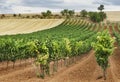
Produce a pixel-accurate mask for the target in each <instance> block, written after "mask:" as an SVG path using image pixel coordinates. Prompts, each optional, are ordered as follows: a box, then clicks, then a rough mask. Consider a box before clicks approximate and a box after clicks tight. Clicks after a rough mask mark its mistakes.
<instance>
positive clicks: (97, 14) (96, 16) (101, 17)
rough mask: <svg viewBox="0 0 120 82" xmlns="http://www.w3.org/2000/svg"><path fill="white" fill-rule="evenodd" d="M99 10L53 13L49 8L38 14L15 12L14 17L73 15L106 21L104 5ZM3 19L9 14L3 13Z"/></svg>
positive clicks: (62, 16)
mask: <svg viewBox="0 0 120 82" xmlns="http://www.w3.org/2000/svg"><path fill="white" fill-rule="evenodd" d="M98 10H99V11H100V12H91V11H90V12H88V11H86V10H85V9H84V10H81V11H80V12H79V13H78V14H76V13H75V10H69V9H64V10H62V11H61V12H60V13H58V14H54V13H52V11H50V10H47V11H46V12H41V14H36V15H23V14H13V15H12V17H13V18H40V19H50V18H52V19H53V18H58V19H59V18H71V17H73V18H74V17H77V18H78V17H79V18H85V19H86V18H89V20H91V21H92V22H95V23H97V22H98V23H99V22H101V21H104V19H106V18H107V16H106V13H105V12H103V10H104V5H100V6H99V7H98ZM0 17H1V19H3V18H7V17H8V16H5V14H2V15H1V16H0Z"/></svg>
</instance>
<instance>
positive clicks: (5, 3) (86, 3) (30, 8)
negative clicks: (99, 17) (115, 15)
mask: <svg viewBox="0 0 120 82" xmlns="http://www.w3.org/2000/svg"><path fill="white" fill-rule="evenodd" d="M100 4H104V5H105V11H120V0H0V13H40V12H42V11H46V10H51V11H53V12H58V11H61V10H62V9H74V10H76V11H80V10H82V9H86V10H89V11H90V10H92V11H94V10H95V11H96V10H97V7H98V6H99V5H100Z"/></svg>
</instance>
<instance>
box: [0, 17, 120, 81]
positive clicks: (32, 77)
mask: <svg viewBox="0 0 120 82" xmlns="http://www.w3.org/2000/svg"><path fill="white" fill-rule="evenodd" d="M26 21H27V20H26ZM55 21H56V20H54V22H55ZM62 21H63V20H62ZM17 22H18V21H17ZM24 22H25V21H23V22H22V23H19V24H17V25H14V24H12V25H13V26H14V27H17V26H20V25H21V24H23V23H24ZM44 22H45V21H44ZM47 22H48V21H47ZM47 22H46V24H47ZM57 22H59V25H58V26H56V25H55V24H53V22H51V24H53V27H54V28H50V29H46V30H42V31H37V30H38V28H37V26H39V25H38V24H37V23H39V22H36V21H35V22H34V25H36V24H37V26H36V27H35V28H36V30H34V31H37V32H33V33H29V32H32V30H33V28H31V29H30V30H29V31H28V32H27V31H26V32H24V31H21V30H23V29H28V28H23V29H21V30H20V31H19V32H16V33H28V34H16V33H15V34H16V35H2V36H0V62H1V64H0V73H1V75H0V80H1V82H8V80H9V82H33V81H35V82H62V81H63V82H79V81H80V82H81V81H83V82H85V81H86V82H88V81H91V82H95V81H96V80H98V81H101V80H102V79H100V80H99V79H96V78H98V77H97V76H99V75H98V73H100V74H101V70H100V69H99V66H98V65H97V63H96V61H95V57H94V51H93V49H92V45H91V43H94V42H96V37H97V33H98V32H102V31H104V30H106V29H107V30H109V33H110V34H111V36H112V37H114V36H115V37H116V41H117V42H115V46H116V47H117V49H116V50H115V51H114V53H113V54H114V55H113V56H112V57H111V58H110V65H111V67H110V68H109V69H108V79H107V80H106V82H119V81H120V79H119V76H120V69H119V67H120V65H119V58H120V56H119V52H120V51H119V46H118V45H117V43H119V45H120V24H119V23H114V24H109V25H106V24H104V23H100V24H95V23H89V22H87V21H84V20H81V19H66V20H64V21H63V22H62V23H60V21H57ZM30 23H31V22H28V23H27V24H24V25H23V27H24V26H25V27H26V26H27V25H29V24H30ZM43 24H45V23H43ZM4 25H5V24H2V25H1V24H0V27H3V26H4ZM32 25H33V24H32ZM34 25H33V26H34ZM33 26H31V27H33ZM48 26H49V25H48ZM14 27H12V28H14ZM6 28H7V26H6ZM12 28H10V29H12ZM20 28H21V27H20ZM20 28H19V27H18V28H16V29H20ZM0 29H2V28H0ZM3 29H4V28H3ZM16 29H15V30H14V31H16ZM8 30H9V29H8ZM11 32H12V31H11ZM6 33H9V32H7V31H6ZM2 34H4V33H2ZM11 34H14V32H13V33H11ZM29 60H30V62H28V61H29ZM24 61H25V63H24V64H25V67H24V66H22V63H21V62H24ZM3 64H4V66H3ZM31 64H32V65H31ZM18 65H19V66H21V68H18V67H19V66H18ZM2 66H3V67H2ZM10 66H12V69H11V70H12V71H11V72H8V75H7V74H5V75H4V73H6V71H9V69H10ZM34 66H35V68H34ZM116 67H118V68H116ZM22 68H24V70H23V72H22V70H21V69H22ZM114 68H116V69H114ZM35 69H36V70H35ZM67 69H68V70H67ZM14 70H15V72H14ZM17 71H19V72H21V73H22V74H21V73H19V74H18V72H17ZM118 71H119V72H118ZM60 72H63V73H61V74H60ZM64 72H65V73H64ZM97 72H98V73H97ZM10 73H15V75H10ZM24 75H25V76H24ZM36 75H37V77H41V78H44V79H41V78H37V77H36ZM54 75H55V76H54ZM15 76H17V78H16V77H15ZM5 77H6V78H5ZM61 77H63V78H61ZM10 78H12V79H10ZM14 78H15V79H14ZM54 78H56V79H54ZM18 80H19V81H18Z"/></svg>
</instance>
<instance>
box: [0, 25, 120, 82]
mask: <svg viewBox="0 0 120 82" xmlns="http://www.w3.org/2000/svg"><path fill="white" fill-rule="evenodd" d="M109 31H110V34H111V35H112V36H113V30H112V28H111V27H110V29H109ZM114 45H115V47H117V48H116V49H115V50H114V53H113V55H112V56H111V57H110V58H109V64H110V67H109V68H108V69H107V80H104V79H103V77H102V76H103V74H102V70H101V68H100V67H99V66H98V64H97V63H96V60H95V53H94V51H93V50H91V51H90V52H89V53H87V54H84V55H82V56H81V58H80V59H79V61H77V62H76V64H72V65H70V66H68V67H62V68H60V69H59V70H58V72H56V73H54V74H53V75H51V76H47V77H45V79H41V78H38V77H36V73H35V71H36V69H35V67H34V64H28V65H27V66H26V67H25V66H21V67H19V66H16V67H15V68H14V69H13V70H12V69H10V70H8V71H9V72H7V71H6V72H5V70H0V82H120V46H118V43H117V42H115V44H114Z"/></svg>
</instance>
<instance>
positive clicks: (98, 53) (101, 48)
mask: <svg viewBox="0 0 120 82" xmlns="http://www.w3.org/2000/svg"><path fill="white" fill-rule="evenodd" d="M96 40H97V41H96V42H95V43H93V44H92V45H93V48H94V50H95V57H96V61H97V63H98V65H99V66H100V67H101V68H102V70H103V77H104V80H106V70H107V68H108V66H109V64H108V58H109V56H110V55H111V54H112V53H113V50H114V39H113V38H112V37H111V36H110V34H109V32H108V31H107V30H106V31H103V32H100V33H98V35H97V39H96Z"/></svg>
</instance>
